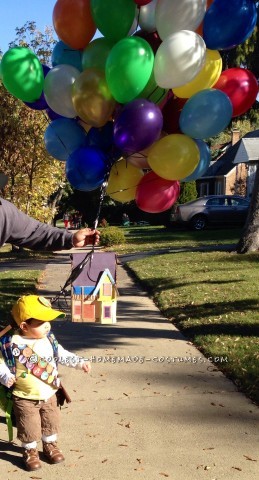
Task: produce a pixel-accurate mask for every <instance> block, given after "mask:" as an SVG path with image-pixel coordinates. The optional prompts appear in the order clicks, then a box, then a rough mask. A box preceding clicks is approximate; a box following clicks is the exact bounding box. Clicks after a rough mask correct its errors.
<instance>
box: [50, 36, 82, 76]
mask: <svg viewBox="0 0 259 480" xmlns="http://www.w3.org/2000/svg"><path fill="white" fill-rule="evenodd" d="M51 62H52V66H53V67H56V65H61V64H66V65H73V67H75V68H77V70H79V71H80V72H82V70H83V68H82V52H81V51H80V50H74V49H73V48H71V47H69V46H68V45H66V44H65V43H64V42H62V40H60V41H59V42H58V43H56V45H55V47H54V48H53V51H52V55H51Z"/></svg>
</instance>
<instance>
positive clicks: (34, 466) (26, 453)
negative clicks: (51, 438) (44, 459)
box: [22, 448, 41, 472]
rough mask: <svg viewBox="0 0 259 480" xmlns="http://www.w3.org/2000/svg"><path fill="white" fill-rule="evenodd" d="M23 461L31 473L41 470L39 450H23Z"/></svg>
mask: <svg viewBox="0 0 259 480" xmlns="http://www.w3.org/2000/svg"><path fill="white" fill-rule="evenodd" d="M22 450H23V461H24V464H25V467H26V469H27V470H28V471H29V472H32V471H33V470H39V468H41V463H40V459H39V452H38V450H37V448H23V449H22Z"/></svg>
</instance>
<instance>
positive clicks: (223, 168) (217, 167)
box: [201, 130, 259, 178]
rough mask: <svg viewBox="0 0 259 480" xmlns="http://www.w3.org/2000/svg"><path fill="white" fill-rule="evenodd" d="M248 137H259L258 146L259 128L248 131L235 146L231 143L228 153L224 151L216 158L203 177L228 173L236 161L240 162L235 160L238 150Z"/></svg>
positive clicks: (258, 144)
mask: <svg viewBox="0 0 259 480" xmlns="http://www.w3.org/2000/svg"><path fill="white" fill-rule="evenodd" d="M246 139H257V140H258V143H257V146H258V147H259V130H254V131H253V132H248V133H247V134H246V135H244V137H243V138H241V139H240V140H239V141H238V142H237V143H235V145H233V146H231V145H230V146H229V148H228V149H227V151H226V153H224V154H223V155H222V156H221V157H220V158H219V159H218V160H215V161H214V162H213V163H211V165H210V166H209V168H208V170H207V171H206V172H205V174H204V175H203V176H202V177H201V178H207V177H218V176H223V175H227V174H228V173H229V172H230V171H231V170H232V169H233V168H234V167H235V165H234V163H239V162H234V161H235V159H236V155H237V153H238V150H239V148H240V146H241V143H242V141H243V140H246ZM246 143H247V142H246ZM258 152H259V151H258ZM257 159H258V155H257ZM246 161H247V160H246ZM240 163H241V162H240Z"/></svg>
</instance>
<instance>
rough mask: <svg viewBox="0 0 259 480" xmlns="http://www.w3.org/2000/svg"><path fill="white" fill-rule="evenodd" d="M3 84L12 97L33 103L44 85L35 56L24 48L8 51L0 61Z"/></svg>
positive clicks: (39, 64) (40, 68)
mask: <svg viewBox="0 0 259 480" xmlns="http://www.w3.org/2000/svg"><path fill="white" fill-rule="evenodd" d="M1 68H2V77H3V84H4V86H5V88H6V89H7V90H8V92H10V93H11V94H12V95H14V97H16V98H19V99H20V100H23V102H35V101H36V100H38V99H39V98H40V96H41V93H42V90H43V83H44V75H43V69H42V65H41V63H40V61H39V59H38V58H37V57H36V55H35V54H34V53H33V52H32V51H31V50H29V49H28V48H25V47H14V48H10V50H8V51H7V52H6V53H5V54H4V56H3V58H2V61H1Z"/></svg>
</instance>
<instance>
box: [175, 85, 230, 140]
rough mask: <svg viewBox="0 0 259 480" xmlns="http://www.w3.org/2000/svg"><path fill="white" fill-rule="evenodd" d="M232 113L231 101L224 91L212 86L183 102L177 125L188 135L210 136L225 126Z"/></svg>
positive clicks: (195, 136) (216, 133)
mask: <svg viewBox="0 0 259 480" xmlns="http://www.w3.org/2000/svg"><path fill="white" fill-rule="evenodd" d="M232 113H233V106H232V103H231V101H230V99H229V97H228V96H227V95H226V94H225V93H224V92H222V91H221V90H216V89H213V88H211V89H206V90H201V91H200V92H198V93H196V94H195V95H193V96H192V97H191V98H189V100H188V101H187V102H186V103H185V104H184V106H183V109H182V111H181V114H180V119H179V126H180V129H181V131H182V133H184V134H185V135H188V136H189V137H192V138H198V139H205V138H210V137H214V136H215V135H218V133H220V132H222V130H224V129H225V128H226V127H227V125H228V124H229V122H230V120H231V118H232Z"/></svg>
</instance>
